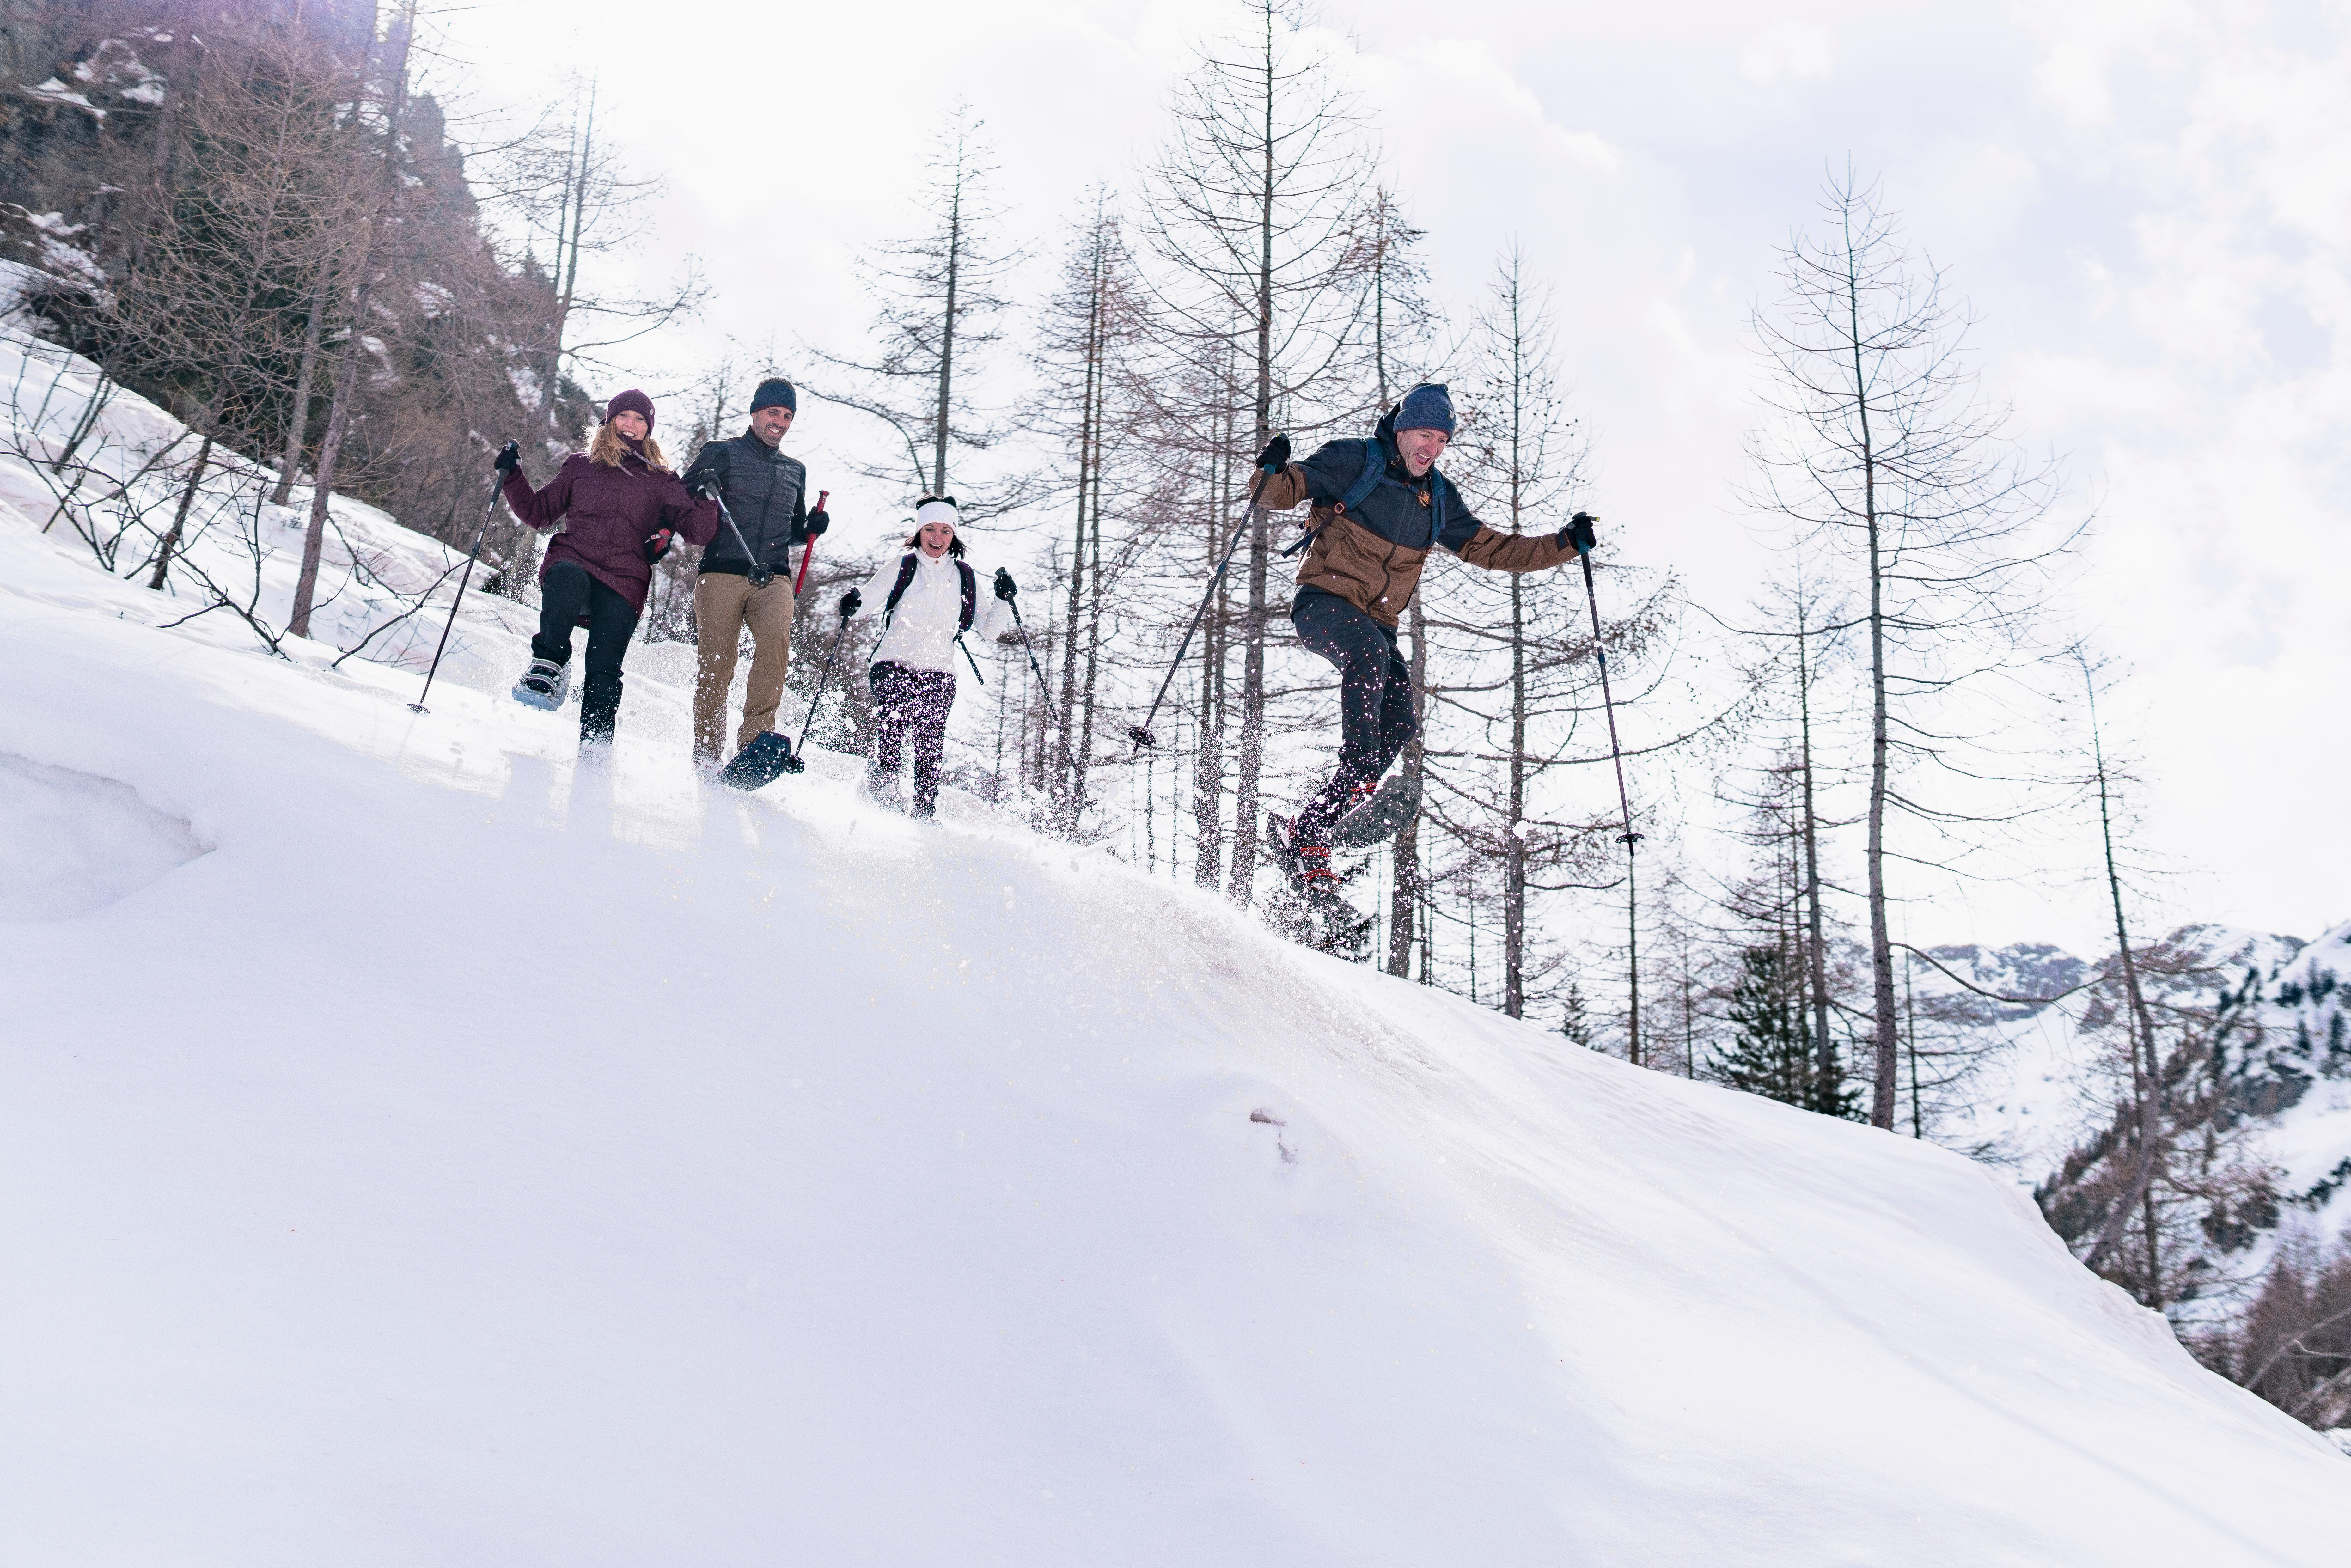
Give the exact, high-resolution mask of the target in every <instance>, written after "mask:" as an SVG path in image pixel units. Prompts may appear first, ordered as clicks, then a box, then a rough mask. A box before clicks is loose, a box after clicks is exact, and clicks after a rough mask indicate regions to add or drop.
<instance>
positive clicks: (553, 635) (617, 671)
mask: <svg viewBox="0 0 2351 1568" xmlns="http://www.w3.org/2000/svg"><path fill="white" fill-rule="evenodd" d="M581 622H586V623H587V627H588V669H587V676H588V678H587V680H586V681H585V682H584V683H583V684H582V685H580V739H582V740H589V741H607V740H610V739H611V738H612V727H613V725H614V723H616V722H617V721H618V720H619V718H620V716H621V656H622V654H624V653H627V652H628V651H629V639H630V638H631V637H632V636H634V635H635V634H636V630H637V612H635V611H634V610H632V609H631V608H630V607H629V601H627V600H625V599H623V598H622V597H621V596H620V594H618V593H616V592H615V591H612V590H611V588H609V587H607V586H606V585H605V584H603V583H601V582H600V581H598V580H596V579H595V577H594V576H592V575H591V574H590V572H589V570H588V569H587V568H586V567H584V566H581V565H580V563H579V562H578V561H576V560H559V561H557V562H556V563H555V564H554V565H553V566H550V567H549V568H548V569H547V575H546V576H545V577H542V578H540V579H539V580H538V635H537V636H536V637H533V638H532V639H531V640H530V652H531V656H532V657H533V658H537V659H545V660H546V661H548V663H549V664H569V663H570V662H571V633H572V631H573V629H574V628H576V627H578V626H579V625H580V623H581Z"/></svg>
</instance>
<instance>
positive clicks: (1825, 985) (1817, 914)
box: [1796, 601, 1838, 1115]
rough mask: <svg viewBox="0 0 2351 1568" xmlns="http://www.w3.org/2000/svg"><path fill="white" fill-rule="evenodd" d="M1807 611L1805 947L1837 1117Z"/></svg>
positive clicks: (1799, 632) (1801, 684) (1801, 639)
mask: <svg viewBox="0 0 2351 1568" xmlns="http://www.w3.org/2000/svg"><path fill="white" fill-rule="evenodd" d="M1807 608H1808V607H1807V606H1806V605H1805V604H1803V603H1802V602H1801V601H1799V602H1798V604H1797V606H1796V715H1797V721H1798V722H1797V730H1796V733H1797V736H1798V737H1799V746H1800V750H1799V753H1798V757H1799V760H1800V761H1801V763H1802V777H1803V787H1804V821H1803V831H1804V899H1805V902H1806V904H1807V905H1808V906H1809V907H1808V908H1807V910H1806V919H1807V923H1808V925H1810V927H1811V929H1810V931H1809V933H1808V940H1807V941H1806V944H1805V947H1806V952H1805V960H1806V964H1805V976H1806V979H1807V981H1808V982H1809V987H1808V988H1809V989H1810V990H1811V991H1812V994H1813V1052H1814V1056H1815V1059H1816V1060H1815V1069H1816V1071H1818V1073H1819V1075H1820V1076H1819V1090H1820V1094H1819V1103H1817V1104H1815V1105H1814V1106H1813V1109H1814V1110H1816V1111H1819V1112H1820V1113H1823V1115H1834V1114H1835V1113H1836V1110H1837V1105H1836V1101H1837V1088H1838V1083H1837V1070H1836V1046H1835V1044H1834V1042H1833V1041H1832V1040H1830V1038H1829V968H1828V951H1829V947H1828V936H1827V933H1826V922H1825V920H1824V918H1823V915H1822V913H1821V844H1820V831H1819V818H1818V817H1817V816H1816V815H1815V813H1814V810H1813V695H1812V693H1813V685H1812V666H1811V663H1810V655H1809V652H1808V650H1807V649H1806V647H1805V632H1806V630H1807V628H1806V626H1805V623H1804V622H1805V615H1806V611H1807Z"/></svg>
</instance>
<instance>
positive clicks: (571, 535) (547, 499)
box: [506, 452, 718, 615]
mask: <svg viewBox="0 0 2351 1568" xmlns="http://www.w3.org/2000/svg"><path fill="white" fill-rule="evenodd" d="M506 497H507V506H509V507H513V508H514V515H515V516H516V517H520V518H521V519H522V520H523V521H524V522H526V523H528V524H529V525H530V526H531V527H532V528H549V527H551V526H553V525H554V524H555V523H556V522H558V521H559V520H563V519H569V527H567V528H565V529H564V530H563V532H561V533H559V534H558V535H556V536H555V538H553V539H552V540H551V541H549V544H548V547H547V558H546V559H544V560H542V561H540V562H539V566H538V576H539V580H541V581H542V582H543V581H545V580H547V569H548V568H549V567H551V566H553V565H554V564H555V563H556V562H557V561H559V560H576V561H578V562H579V563H580V565H581V566H584V567H586V568H587V569H588V574H589V575H590V577H593V578H594V579H595V580H597V581H599V582H601V583H602V584H603V585H604V586H605V587H607V588H609V589H611V591H613V592H615V593H617V594H619V595H620V596H621V597H622V598H623V599H625V600H627V601H629V605H630V608H632V609H633V610H635V611H636V612H637V613H638V614H640V615H642V614H643V613H644V609H645V590H646V589H647V588H648V587H650V586H651V585H652V583H653V568H652V567H650V566H648V565H646V564H645V541H646V540H647V539H649V538H653V535H654V534H655V533H657V532H659V531H660V530H661V529H663V528H673V529H674V530H676V533H677V536H678V537H679V538H682V539H684V541H685V542H686V543H688V544H694V545H706V544H708V543H709V542H710V541H711V540H712V539H714V538H716V537H717V535H718V507H717V504H716V502H712V501H702V500H696V499H695V497H693V496H691V495H689V494H688V493H687V492H686V488H685V485H684V481H683V480H681V479H679V478H678V476H676V475H674V474H662V473H657V472H655V471H654V470H653V468H651V467H649V466H647V465H646V464H645V460H644V459H643V458H642V457H639V456H638V455H636V454H634V453H631V454H630V455H628V456H627V457H624V458H622V461H621V466H620V467H618V468H607V467H605V466H604V465H602V464H601V463H596V462H592V461H590V458H589V456H588V455H587V454H586V453H584V452H575V453H573V454H572V455H570V456H569V457H567V458H565V459H564V460H563V466H562V467H560V468H558V469H557V470H556V471H555V477H554V478H552V479H549V481H548V482H547V488H546V489H544V490H534V489H532V488H531V487H530V481H529V480H528V479H526V478H524V477H523V476H522V473H521V471H520V470H519V469H517V471H516V472H514V473H512V474H509V475H507V482H506Z"/></svg>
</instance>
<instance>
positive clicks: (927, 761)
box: [866, 663, 956, 817]
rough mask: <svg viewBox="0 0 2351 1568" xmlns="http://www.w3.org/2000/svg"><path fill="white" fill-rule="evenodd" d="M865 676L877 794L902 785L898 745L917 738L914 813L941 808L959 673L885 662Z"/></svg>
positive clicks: (870, 776) (871, 771)
mask: <svg viewBox="0 0 2351 1568" xmlns="http://www.w3.org/2000/svg"><path fill="white" fill-rule="evenodd" d="M866 680H867V681H868V683H869V684H871V685H872V688H873V761H872V764H871V765H870V766H869V768H867V770H866V771H867V777H868V779H870V780H871V781H872V788H873V790H874V793H876V794H883V793H894V792H895V791H896V789H897V787H898V756H899V748H900V747H902V746H903V745H904V742H905V741H906V739H907V738H908V737H913V739H914V815H916V816H918V817H927V816H929V815H930V814H931V813H932V812H933V811H935V810H937V809H938V803H939V763H940V761H941V759H942V758H945V757H946V750H947V710H949V709H950V708H952V707H954V706H955V700H956V678H955V677H954V676H953V675H951V674H947V673H946V671H945V670H916V669H910V668H908V667H907V666H906V665H904V664H892V663H883V664H876V665H874V666H873V668H872V670H871V671H870V672H869V673H868V674H867V675H866Z"/></svg>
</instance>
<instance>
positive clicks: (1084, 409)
mask: <svg viewBox="0 0 2351 1568" xmlns="http://www.w3.org/2000/svg"><path fill="white" fill-rule="evenodd" d="M1088 261H1089V267H1088V273H1089V276H1088V285H1089V287H1088V293H1087V299H1086V334H1085V350H1084V352H1085V374H1084V378H1083V382H1082V388H1083V390H1082V393H1081V395H1082V399H1083V401H1082V402H1081V405H1080V408H1079V411H1078V519H1077V530H1076V533H1075V535H1074V537H1073V538H1071V541H1070V603H1069V618H1068V621H1067V622H1066V623H1065V625H1064V627H1063V638H1062V649H1061V758H1060V765H1059V766H1058V767H1057V768H1055V769H1054V773H1055V777H1056V779H1057V780H1058V783H1057V787H1056V790H1055V793H1056V794H1057V795H1058V796H1059V797H1060V799H1059V800H1058V801H1057V802H1056V805H1057V810H1058V814H1059V816H1060V817H1061V824H1062V831H1065V832H1068V831H1074V830H1075V829H1076V827H1077V815H1078V795H1079V793H1080V791H1081V788H1082V786H1081V784H1080V782H1079V779H1080V777H1081V771H1082V767H1083V759H1082V755H1081V753H1079V752H1077V751H1074V750H1073V749H1072V746H1071V732H1072V730H1073V728H1074V722H1073V721H1074V720H1075V719H1076V717H1077V707H1078V622H1079V619H1080V617H1081V614H1082V613H1083V611H1084V606H1085V586H1086V581H1087V574H1086V568H1087V555H1086V538H1087V522H1088V516H1087V503H1088V500H1089V497H1092V500H1093V505H1094V507H1095V509H1096V511H1097V512H1099V509H1100V507H1101V501H1100V495H1101V483H1102V482H1101V478H1100V476H1099V472H1098V470H1099V467H1100V464H1101V440H1102V432H1101V423H1100V421H1101V411H1100V408H1099V406H1098V404H1099V400H1100V398H1101V395H1102V379H1103V378H1102V262H1103V256H1102V217H1101V214H1099V213H1097V214H1095V221H1094V231H1093V242H1092V256H1090V257H1089V258H1088ZM1095 528H1096V529H1097V530H1099V528H1100V524H1099V523H1098V522H1097V523H1096V524H1095ZM1097 624H1099V622H1097ZM1089 664H1090V665H1091V659H1090V660H1089ZM1088 685H1089V687H1091V685H1092V672H1091V668H1089V672H1088Z"/></svg>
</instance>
